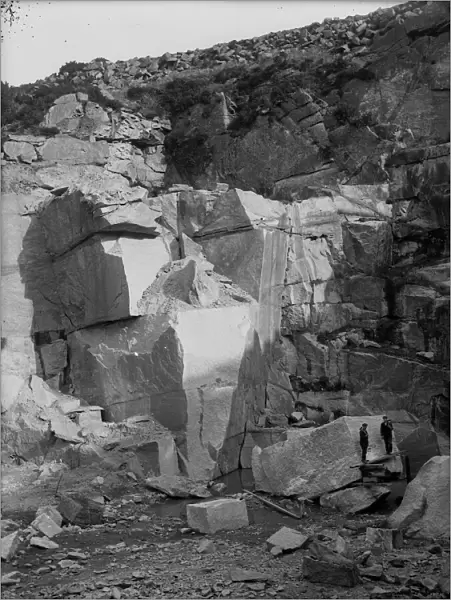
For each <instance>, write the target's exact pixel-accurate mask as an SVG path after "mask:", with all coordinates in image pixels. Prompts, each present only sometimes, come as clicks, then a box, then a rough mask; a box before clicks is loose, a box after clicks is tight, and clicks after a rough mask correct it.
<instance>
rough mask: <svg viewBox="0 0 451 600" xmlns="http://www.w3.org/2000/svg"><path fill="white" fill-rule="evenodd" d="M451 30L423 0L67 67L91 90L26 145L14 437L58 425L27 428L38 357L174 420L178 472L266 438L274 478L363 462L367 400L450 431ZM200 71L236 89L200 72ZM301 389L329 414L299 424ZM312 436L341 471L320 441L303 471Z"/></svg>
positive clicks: (11, 409)
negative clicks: (292, 424) (284, 459)
mask: <svg viewBox="0 0 451 600" xmlns="http://www.w3.org/2000/svg"><path fill="white" fill-rule="evenodd" d="M295 48H296V51H295V50H294V49H295ZM448 48H449V6H447V5H445V3H423V2H409V3H405V4H403V5H400V6H397V7H393V8H390V9H386V10H379V11H376V13H372V14H371V15H368V17H352V18H351V17H350V18H348V19H346V20H345V21H335V20H334V21H331V20H326V21H325V22H324V23H323V24H321V25H319V24H313V25H312V26H310V27H309V28H305V29H303V30H292V31H290V32H282V33H279V34H269V35H268V36H263V37H262V38H255V39H254V40H245V41H242V42H231V43H230V44H222V45H218V46H216V47H214V48H212V49H209V50H205V51H199V50H198V51H195V52H188V53H184V54H183V55H170V54H166V55H164V56H163V57H160V58H158V59H156V58H151V57H147V58H145V59H133V60H132V61H129V62H127V63H126V62H124V61H120V62H118V63H116V64H113V63H110V62H109V61H106V60H104V59H98V60H96V61H93V62H92V63H90V64H89V65H85V66H84V67H83V66H81V67H79V69H78V71H71V72H70V73H69V72H66V71H65V70H64V68H63V69H62V71H61V73H60V75H58V76H52V77H50V78H49V79H48V80H47V83H46V85H47V84H48V85H49V86H52V85H56V84H58V83H60V82H61V81H62V80H64V81H65V82H67V81H70V83H71V85H73V86H75V87H74V90H75V91H74V93H69V94H65V95H64V96H62V97H60V98H58V99H57V100H56V101H55V102H54V104H53V106H51V108H50V110H49V111H48V113H47V114H46V115H45V117H44V120H43V123H42V127H41V129H40V134H39V135H34V134H33V135H32V134H31V133H26V134H24V133H20V134H19V133H17V132H12V131H10V130H9V129H8V128H7V130H6V132H5V135H4V143H3V148H2V150H3V155H2V159H3V160H2V162H3V169H2V191H3V194H2V223H3V234H4V238H5V239H6V243H5V244H4V246H3V247H2V285H1V295H2V378H1V398H2V415H3V418H4V419H5V422H6V423H12V425H13V426H12V428H11V430H13V431H15V432H16V433H15V434H14V436H15V438H14V439H15V442H14V443H19V445H20V444H22V441H24V443H25V445H27V444H28V441H26V440H27V436H29V435H30V436H31V438H32V439H31V438H30V439H31V441H30V444H33V443H35V438H36V436H37V438H39V436H41V435H42V434H43V432H42V423H41V425H40V426H39V427H38V426H37V425H36V427H37V430H38V431H39V433H38V434H36V431H35V429H34V427H35V425H32V426H30V427H28V426H25V425H24V428H23V436H24V437H23V440H22V441H21V440H20V439H19V438H20V435H22V434H21V433H20V430H18V429H17V428H15V422H17V423H19V422H21V421H20V419H19V420H17V415H18V411H19V413H20V414H21V415H22V416H21V417H20V418H21V419H23V421H24V423H25V422H26V420H27V418H28V417H26V416H24V415H25V413H26V411H25V412H24V410H23V406H24V403H23V394H24V390H28V388H29V382H30V381H33V382H35V383H36V381H37V378H40V379H41V380H43V381H45V384H46V385H48V386H49V388H50V389H51V390H53V391H54V392H55V393H63V394H64V395H65V398H76V399H77V402H79V403H80V401H81V403H82V405H83V406H85V405H87V404H89V405H92V406H95V407H100V408H101V409H103V418H104V420H106V421H109V422H114V421H123V420H124V419H128V418H134V417H139V416H140V415H143V414H144V415H147V417H148V418H151V419H153V420H155V421H156V422H157V423H159V424H160V425H161V427H162V428H163V429H164V431H165V435H166V436H167V435H169V437H170V440H169V441H168V442H167V443H168V444H169V446H168V448H169V447H170V448H172V445H171V444H173V443H174V444H176V446H177V452H178V463H179V464H178V466H177V468H174V462H173V460H172V459H171V460H170V461H169V463H170V465H171V466H170V467H169V466H168V472H167V473H166V474H171V475H175V474H177V472H176V471H177V469H178V468H180V469H181V471H182V473H184V474H187V475H189V476H190V477H192V478H204V477H205V478H207V477H208V478H210V477H213V476H217V475H219V474H221V473H226V472H229V471H231V470H233V469H235V468H237V467H238V466H247V467H249V466H250V462H251V454H252V449H253V448H254V447H256V448H258V449H257V450H255V449H254V453H255V460H254V463H255V465H257V463H258V466H256V467H255V468H256V469H257V470H259V473H260V475H257V480H258V481H260V483H261V485H262V486H263V487H262V488H261V489H265V491H270V492H272V493H291V492H292V490H295V492H293V493H298V494H303V493H304V492H305V493H306V494H307V493H312V494H314V495H315V494H318V495H319V494H321V493H323V492H328V491H331V490H333V489H335V488H336V487H341V486H343V485H347V483H349V482H350V481H351V480H352V477H351V475H352V470H350V469H349V468H348V463H349V461H351V462H354V463H355V462H356V461H357V460H358V444H357V446H356V439H354V437H355V435H354V434H355V431H354V425H353V426H352V427H351V425H350V423H354V421H353V420H352V418H354V417H355V418H357V417H359V418H358V419H357V420H356V421H355V422H356V423H357V421H358V422H359V423H360V422H361V417H365V420H366V421H367V422H369V423H372V422H373V421H372V420H373V419H375V418H376V417H375V416H374V415H381V414H385V413H387V412H390V411H408V412H409V413H411V414H413V415H415V417H416V418H417V419H418V421H422V422H424V421H430V422H431V423H432V425H433V426H434V427H435V428H436V429H437V430H439V431H440V432H441V433H442V434H443V435H448V436H449V374H448V367H449V110H448V108H449V60H448V58H447V56H448ZM334 53H336V54H334ZM290 61H291V62H290ZM296 61H297V62H296ZM299 61H301V62H299ZM301 63H302V64H301ZM420 65H421V68H420ZM191 67H192V68H194V69H196V70H197V71H196V74H193V75H191V74H190V71H189V69H190V68H191ZM301 67H302V68H301ZM207 68H208V69H211V68H213V70H212V71H211V70H210V71H208V72H207V71H206V72H203V71H202V69H207ZM80 69H81V70H80ZM69 70H70V69H69ZM174 71H175V73H174ZM182 71H186V72H185V73H183V74H182V73H181V72H182ZM199 72H200V73H201V74H202V73H203V75H202V77H204V75H205V77H206V78H207V80H208V78H209V77H210V78H211V77H214V78H215V79H214V86H213V87H214V91H212V89H211V85H210V84H211V83H212V82H213V80H208V81H207V83H205V81H204V80H202V81H203V83H202V82H200V83H199V82H198V83H199V85H200V84H202V86H204V88H202V89H204V92H205V94H203V95H202V94H200V96H196V94H195V93H194V92H193V95H192V96H190V95H189V94H186V93H184V92H183V90H184V89H185V88H184V87H183V86H187V85H188V88H189V89H191V88H190V87H189V86H190V85H191V84H192V83H193V82H192V81H191V79H190V77H191V78H192V77H194V79H195V78H196V77H198V76H199ZM301 72H302V74H303V76H302V80H301V79H299V77H300V75H299V73H301ZM168 75H170V77H169V79H168V78H167V76H168ZM204 79H205V78H204ZM154 80H158V82H159V86H160V87H159V90H160V92H161V93H159V94H157V95H155V94H156V92H155V89H154V88H152V82H153V81H154ZM193 81H194V80H193ZM196 81H197V80H196ZM199 81H200V80H199ZM190 82H191V83H190ZM38 83H39V82H38ZM85 83H89V85H90V86H91V87H90V88H89V91H88V92H87V93H86V92H85V91H79V90H76V87H77V86H82V84H83V85H84V84H85ZM194 83H196V82H195V81H194ZM171 85H172V87H171ZM177 85H178V86H179V88H177ZM196 85H197V84H196ZM130 86H132V87H133V90H134V92H133V93H131V94H130V93H128V92H129V88H130ZM165 86H166V87H165ZM138 88H139V90H141V91H139V90H138V91H139V93H138V91H137V89H138ZM199 89H201V88H199ZM133 90H132V91H133ZM164 90H166V92H165V91H164ZM171 90H172V92H173V95H172V96H170V94H169V92H170V91H171ZM177 90H178V92H177ZM185 91H186V90H185ZM176 92H177V93H178V94H179V95H178V96H177V94H176ZM30 93H31V94H32V93H33V90H32V89H31V90H30ZM165 93H166V94H167V95H169V100H170V102H168V98H166V104H164V103H163V105H162V106H163V109H164V111H163V112H164V114H161V115H160V116H155V115H156V112H158V111H156V112H155V111H154V112H153V113H152V110H153V109H152V106H153V104H152V103H154V104H155V103H157V100H158V98H160V100H161V97H164V94H165ZM196 93H197V92H196ZM199 93H200V92H199ZM127 94H128V99H127ZM133 94H135V96H133ZM139 94H141V95H142V94H144V96H145V97H146V98H147V101H148V105H146V106H145V103H144V102H141V104H139V102H136V103H134V102H132V100H131V99H132V97H135V98H138V97H141V96H139ZM180 94H181V97H182V98H183V102H180ZM94 98H95V99H96V100H98V102H99V103H98V102H96V101H94ZM171 98H172V99H171ZM193 98H194V99H193ZM177 102H178V103H179V104H178V105H177ZM108 103H109V107H107V106H106V105H107V104H108ZM155 106H156V104H155ZM162 106H160V107H159V108H160V109H162ZM139 109H142V112H140V110H139ZM144 109H145V110H144ZM163 109H162V110H163ZM146 115H147V116H146ZM149 115H150V116H149ZM30 377H31V378H32V379H31V380H30ZM33 385H34V384H33ZM27 393H28V391H27ZM20 407H22V408H20ZM295 409H296V411H297V412H298V413H300V414H302V416H303V417H304V418H303V420H302V421H301V425H302V424H303V425H312V426H313V427H312V429H302V428H299V429H297V430H296V431H294V428H293V430H290V431H289V435H287V433H286V427H287V425H288V421H289V418H290V415H291V414H292V413H293V411H294V410H295ZM33 414H34V413H33ZM344 415H346V416H347V417H348V418H347V420H345V421H343V420H342V419H340V417H342V416H344ZM351 417H352V418H351ZM30 418H31V417H30ZM377 418H379V417H377ZM33 419H34V417H33ZM334 419H335V421H334ZM336 419H338V421H337V420H336ZM350 419H351V420H350ZM33 422H35V423H38V420H35V421H33ZM45 422H46V423H47V421H45ZM317 426H320V427H319V428H317ZM396 427H397V425H396V422H395V429H396ZM350 429H352V431H353V432H354V433H352V435H351V434H350V433H349V432H350ZM29 430H30V431H33V432H34V433H32V434H29V433H27V432H28V431H29ZM169 431H170V432H171V433H170V434H169V433H168V432H169ZM324 432H329V433H330V434H331V435H332V434H333V435H332V437H331V439H332V440H334V441H333V443H334V444H338V445H339V444H343V445H344V446H343V448H342V450H343V455H342V456H343V460H344V461H345V462H346V461H347V462H346V465H347V466H343V465H344V463H343V465H342V467H343V468H342V469H341V467H340V468H339V469H338V473H339V475H337V477H336V481H335V479H333V478H330V477H329V475H327V477H326V475H324V473H326V474H327V473H329V471H328V470H327V468H326V466H325V465H324V464H323V462H322V461H323V458H324V456H323V455H322V454H321V453H318V451H317V448H318V444H319V445H320V446H321V444H322V443H323V437H322V436H323V435H325V434H324ZM334 432H335V433H334ZM329 433H328V435H329ZM298 434H299V435H298ZM407 434H410V429H409V431H408V432H406V435H407ZM8 435H10V434H8ZM70 435H72V434H70ZM70 435H69V437H70ZM74 435H75V434H74ZM76 435H78V433H77V434H76ZM353 436H354V437H353ZM404 437H406V436H405V435H402V436H401V435H399V436H398V440H401V439H403V438H404ZM37 438H36V439H37ZM326 438H327V436H326ZM377 439H379V438H378V436H377ZM4 442H6V443H8V440H7V438H5V439H4ZM408 442H409V440H407V439H406V444H407V443H408ZM68 443H75V442H74V441H72V442H68ZM331 443H332V442H331ZM274 444H275V445H274ZM22 445H23V444H22ZM442 445H443V444H442ZM163 446H164V444H163V445H160V446H159V450H158V453H159V455H161V457H163V455H164V453H165V450H164V449H163ZM21 447H22V446H21ZM301 448H303V449H305V452H306V456H307V455H308V456H309V457H310V458H309V460H311V461H313V462H315V461H319V462H318V464H317V467H318V468H321V469H322V468H323V467H324V468H325V471H324V472H323V475H322V476H321V477H323V479H324V478H325V479H331V481H332V479H333V485H334V486H335V488H334V487H330V481H329V482H328V483H327V485H326V483H325V479H324V481H323V480H318V481H316V480H315V481H314V480H312V481H310V475H309V474H308V472H309V469H310V470H311V468H312V467H311V466H310V467H308V465H307V463H305V465H304V463H303V462H302V461H301V462H300V463H298V466H299V469H298V471H296V473H295V474H294V475H293V473H292V474H291V475H290V477H288V474H286V475H287V477H285V475H284V469H283V468H280V464H279V462H278V461H279V458H280V456H279V454H280V453H282V454H283V453H284V452H286V453H287V455H290V456H291V454H290V453H293V452H294V453H295V454H296V456H299V455H300V454H299V453H301ZM155 452H156V451H155ZM302 452H304V450H302ZM431 452H435V450H434V449H432V450H431ZM169 454H170V455H171V456H173V450H172V449H170V451H169ZM257 455H258V456H259V457H257ZM280 455H281V454H280ZM370 458H371V457H370ZM331 459H332V455H331ZM162 460H163V458H162ZM271 461H272V462H271ZM295 462H296V461H295ZM326 462H327V461H326ZM169 463H168V464H169ZM292 464H293V463H292V461H291V459H290V466H291V465H292ZM310 464H312V463H310ZM315 464H316V463H315ZM302 465H304V466H302ZM419 466H420V465H418V467H419ZM270 468H271V469H273V470H274V477H275V481H276V482H277V485H275V487H273V486H272V484H271V485H269V484H268V483H267V481H266V480H267V477H266V475H265V473H264V472H265V469H270ZM154 470H155V469H154ZM152 474H153V475H156V476H158V475H160V473H159V472H153V473H152ZM271 477H272V475H271ZM284 477H285V478H284ZM350 477H351V479H349V478H350ZM304 480H305V481H304ZM306 482H307V483H306ZM323 483H324V485H323Z"/></svg>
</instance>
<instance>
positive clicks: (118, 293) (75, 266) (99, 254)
mask: <svg viewBox="0 0 451 600" xmlns="http://www.w3.org/2000/svg"><path fill="white" fill-rule="evenodd" d="M170 260H171V257H170V255H169V252H168V249H167V248H166V246H165V244H164V242H163V240H162V239H161V238H154V239H150V238H141V239H139V238H132V237H126V236H120V235H114V234H110V235H107V234H104V235H98V236H94V237H92V238H91V239H90V240H88V241H87V242H85V243H83V244H81V245H79V246H77V247H76V248H74V250H72V251H70V252H68V253H67V254H64V255H63V256H61V257H59V258H58V259H57V260H55V262H54V272H55V276H56V278H57V285H58V294H59V298H60V302H61V306H62V310H63V312H64V318H63V321H64V323H65V328H66V330H67V331H71V330H73V329H79V328H81V327H87V326H88V325H93V324H94V323H101V322H110V321H117V320H119V319H126V318H128V317H131V316H137V315H140V314H142V312H143V311H142V310H141V309H140V308H139V303H140V301H141V299H142V296H143V293H144V291H145V290H146V289H147V288H148V287H149V286H150V285H151V284H152V282H153V281H154V279H155V276H156V274H157V273H158V271H159V270H160V268H161V267H162V266H163V265H164V264H165V263H167V262H169V261H170Z"/></svg>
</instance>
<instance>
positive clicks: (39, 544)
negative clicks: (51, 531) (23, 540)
mask: <svg viewBox="0 0 451 600" xmlns="http://www.w3.org/2000/svg"><path fill="white" fill-rule="evenodd" d="M30 546H35V547H36V548H43V549H44V550H56V548H59V544H57V543H56V542H54V541H52V540H50V539H49V538H48V537H32V538H31V539H30Z"/></svg>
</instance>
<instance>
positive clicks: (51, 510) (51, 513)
mask: <svg viewBox="0 0 451 600" xmlns="http://www.w3.org/2000/svg"><path fill="white" fill-rule="evenodd" d="M41 515H47V516H48V517H50V519H52V521H53V522H54V523H55V524H56V525H57V526H58V527H61V524H62V522H63V517H62V516H61V515H60V513H59V512H58V511H57V510H56V508H55V507H54V506H40V507H39V508H38V510H37V511H36V517H40V516H41Z"/></svg>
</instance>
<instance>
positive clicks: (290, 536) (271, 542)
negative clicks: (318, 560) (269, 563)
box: [266, 527, 309, 552]
mask: <svg viewBox="0 0 451 600" xmlns="http://www.w3.org/2000/svg"><path fill="white" fill-rule="evenodd" d="M308 541H309V538H308V536H305V535H303V534H302V533H301V532H300V531H296V530H295V529H290V528H289V527H282V529H279V531H276V533H274V534H273V535H272V536H271V537H269V538H268V539H267V540H266V544H267V546H268V548H269V549H270V550H271V549H272V548H280V549H281V550H282V552H292V551H293V550H297V549H299V548H303V547H304V546H305V545H306V544H307V542H308Z"/></svg>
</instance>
